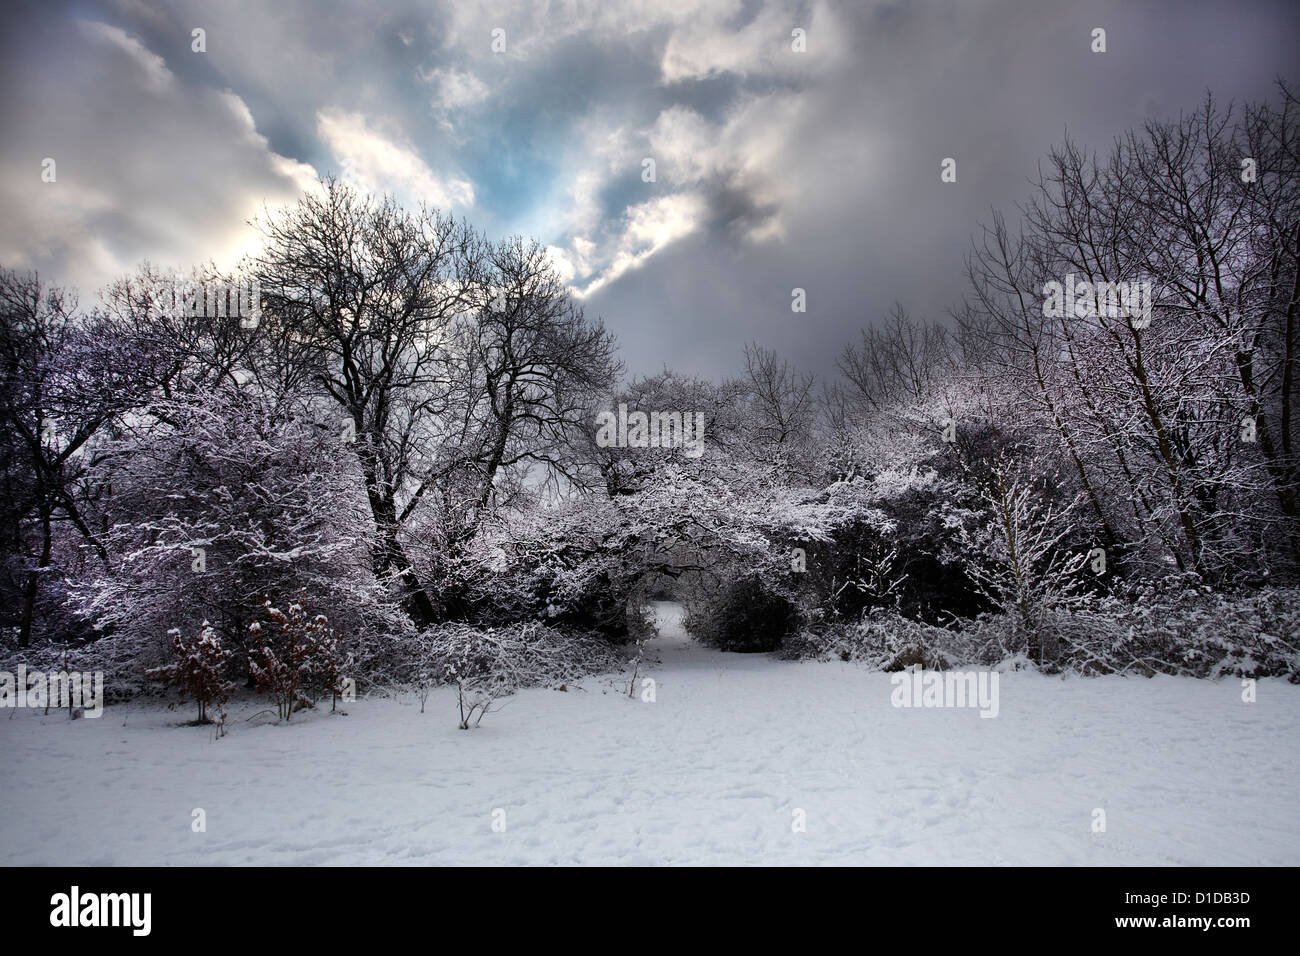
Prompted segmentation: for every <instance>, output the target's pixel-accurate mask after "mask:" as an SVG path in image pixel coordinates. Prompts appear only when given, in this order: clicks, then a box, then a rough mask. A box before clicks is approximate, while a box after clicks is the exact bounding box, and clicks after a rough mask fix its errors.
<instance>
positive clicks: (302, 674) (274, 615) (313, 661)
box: [248, 601, 343, 721]
mask: <svg viewBox="0 0 1300 956" xmlns="http://www.w3.org/2000/svg"><path fill="white" fill-rule="evenodd" d="M264 606H265V608H266V616H267V618H268V619H269V620H268V622H267V625H266V626H263V624H262V622H261V621H254V622H253V623H252V624H250V625H249V626H248V630H249V633H250V634H251V635H252V642H251V643H252V647H251V649H250V650H249V653H248V671H249V675H250V676H251V677H252V678H253V680H254V681H255V682H256V684H257V689H258V691H259V692H266V693H270V694H271V695H272V696H273V697H274V698H275V704H276V711H277V713H278V714H279V716H280V718H281V719H282V720H286V721H287V720H290V719H291V718H292V716H293V712H294V710H295V709H302V708H303V707H311V706H314V704H315V701H313V700H312V699H311V698H312V696H313V695H315V694H321V693H329V694H338V693H340V692H341V690H342V682H343V666H342V665H343V661H342V659H341V657H340V653H339V644H338V638H337V637H336V636H335V634H334V631H333V630H332V629H331V628H330V626H329V619H328V618H326V617H325V615H324V614H317V615H315V616H314V617H309V616H308V614H307V612H306V611H305V610H304V609H303V606H302V605H301V604H299V603H297V602H295V603H293V604H291V605H289V611H288V613H285V612H284V611H281V610H280V609H279V608H276V607H272V606H271V602H270V601H267V602H266V603H265V605H264ZM268 632H271V633H268Z"/></svg>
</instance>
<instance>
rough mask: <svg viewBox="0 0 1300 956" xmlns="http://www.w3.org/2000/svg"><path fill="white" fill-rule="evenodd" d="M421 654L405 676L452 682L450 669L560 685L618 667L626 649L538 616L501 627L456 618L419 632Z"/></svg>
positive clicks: (524, 683)
mask: <svg viewBox="0 0 1300 956" xmlns="http://www.w3.org/2000/svg"><path fill="white" fill-rule="evenodd" d="M420 643H421V645H422V649H421V652H420V657H419V659H416V660H413V661H412V662H411V665H410V667H409V668H408V670H407V673H406V674H404V675H403V678H404V680H403V682H407V683H409V682H416V681H418V677H419V674H420V672H421V671H422V670H423V671H424V672H425V673H437V674H439V676H440V677H441V679H442V680H443V681H445V682H448V683H450V682H453V680H454V679H453V678H452V676H451V674H450V672H449V670H448V668H450V667H452V666H456V667H457V668H458V670H457V673H458V674H459V675H460V676H461V677H462V678H466V677H469V678H473V679H474V680H482V681H487V680H491V681H492V682H494V683H499V684H502V685H504V686H507V687H510V688H516V687H557V686H559V685H560V684H564V683H567V682H571V681H574V680H577V679H579V678H581V677H584V676H586V675H589V674H600V673H608V672H610V671H617V670H619V669H621V668H622V666H623V664H624V659H625V655H624V654H623V652H622V651H621V650H620V649H619V648H617V647H614V646H612V645H611V644H610V643H609V642H608V641H607V640H605V639H604V638H603V637H601V636H600V635H598V634H592V633H584V632H567V631H563V630H560V629H558V628H553V627H548V626H546V625H545V624H541V623H539V622H529V623H526V624H511V625H506V626H503V627H475V626H474V625H471V624H465V623H461V622H452V623H447V624H442V625H439V626H437V627H435V628H432V629H430V630H428V631H426V632H424V634H422V635H421V640H420Z"/></svg>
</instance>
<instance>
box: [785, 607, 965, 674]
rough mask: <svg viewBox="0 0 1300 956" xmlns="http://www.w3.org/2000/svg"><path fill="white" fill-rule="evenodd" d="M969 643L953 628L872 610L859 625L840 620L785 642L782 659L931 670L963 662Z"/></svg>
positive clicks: (877, 609)
mask: <svg viewBox="0 0 1300 956" xmlns="http://www.w3.org/2000/svg"><path fill="white" fill-rule="evenodd" d="M970 655H971V648H970V647H969V642H967V641H965V640H964V639H963V635H962V634H961V633H960V632H958V631H956V630H951V629H949V628H944V627H940V626H938V625H935V624H926V623H924V622H922V621H915V620H913V619H911V618H908V617H904V616H903V615H901V614H899V613H898V612H897V611H893V610H889V609H885V608H874V609H872V610H871V611H869V612H867V613H866V614H864V615H863V616H862V618H861V619H860V620H858V621H855V622H846V621H836V622H831V623H829V624H826V625H824V626H822V627H819V628H816V629H814V630H809V631H806V632H804V633H802V634H799V635H797V636H794V637H791V638H789V639H787V640H786V642H785V645H784V646H783V647H782V649H781V656H782V657H785V658H788V659H792V660H842V661H858V662H861V663H864V664H867V665H868V666H870V667H871V668H873V669H877V670H885V671H896V670H902V669H904V668H906V667H911V666H912V665H914V664H919V665H921V666H922V667H924V668H926V669H928V670H933V669H942V668H946V667H952V666H955V665H957V664H960V663H964V662H965V660H964V659H965V658H966V657H968V656H970Z"/></svg>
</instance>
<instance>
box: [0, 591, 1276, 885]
mask: <svg viewBox="0 0 1300 956" xmlns="http://www.w3.org/2000/svg"><path fill="white" fill-rule="evenodd" d="M656 610H657V613H658V616H659V620H660V637H659V639H658V640H656V641H654V642H651V643H650V644H649V645H648V655H647V657H648V664H646V665H643V666H642V671H641V676H642V677H650V678H653V680H654V681H655V688H654V690H655V701H654V702H653V703H647V702H643V701H642V700H641V699H640V696H639V693H640V688H639V687H638V697H637V698H629V697H628V696H627V680H628V675H622V676H619V675H609V676H607V677H598V678H589V679H587V680H585V681H583V682H582V683H581V687H576V686H570V687H569V688H568V691H567V692H563V693H561V692H558V691H556V690H543V689H536V690H526V691H522V692H520V693H518V694H516V695H515V696H514V697H512V698H510V699H508V700H507V701H505V703H504V707H503V709H502V710H501V711H500V712H499V713H495V712H494V713H490V714H489V715H488V716H487V717H486V718H484V720H483V723H482V726H480V727H479V728H478V729H476V730H471V731H461V730H457V729H456V716H455V715H456V703H455V691H454V689H450V688H439V689H437V690H435V691H434V692H433V693H432V694H431V695H430V696H429V699H428V702H427V705H426V712H425V713H423V714H421V713H420V708H419V701H418V699H417V698H416V697H415V696H414V695H408V696H406V697H403V698H400V699H393V698H377V699H363V700H360V701H357V702H355V703H352V704H349V705H347V710H348V716H341V715H337V714H335V715H331V714H330V713H329V705H328V702H327V703H326V704H325V706H324V707H321V708H318V709H317V711H316V712H307V713H299V714H295V715H294V718H293V721H292V722H291V723H290V724H288V725H285V724H274V723H268V722H266V721H265V718H263V719H262V720H261V721H256V720H255V721H251V722H250V721H247V720H246V719H245V718H247V717H249V716H250V715H253V714H255V713H257V712H258V711H261V710H264V709H265V702H263V701H260V700H251V699H250V700H247V701H242V702H240V703H239V705H238V707H235V708H232V711H231V724H232V725H233V726H232V729H231V731H230V733H229V734H228V735H227V736H226V737H225V738H223V739H221V740H220V741H215V742H214V741H213V735H212V732H211V731H210V730H208V729H204V728H195V727H185V726H180V724H181V722H182V721H183V720H187V719H189V718H190V717H191V716H192V715H191V714H190V712H189V711H188V710H187V709H178V710H176V711H168V710H166V709H165V708H162V707H159V706H156V705H144V704H131V705H124V706H119V707H110V708H107V709H106V710H105V712H104V716H103V717H102V718H100V719H98V720H77V721H71V722H69V721H68V720H67V718H66V716H65V715H63V714H56V713H51V715H50V716H48V717H45V716H42V714H41V712H40V711H27V710H16V711H11V712H10V713H11V714H12V717H5V718H0V753H2V754H3V761H4V767H5V771H6V773H5V777H6V781H5V787H4V789H3V797H2V798H0V800H2V801H3V802H2V803H0V839H2V840H3V845H4V846H5V848H6V853H5V858H4V862H5V863H7V864H24V865H27V864H63V865H69V864H92V865H127V864H144V865H166V864H338V865H365V864H579V863H582V864H759V863H762V864H980V863H993V864H1049V865H1051V864H1092V865H1128V864H1157V865H1159V864H1180V865H1193V864H1197V865H1243V864H1244V865H1252V864H1269V865H1296V864H1300V809H1298V808H1300V802H1298V801H1297V799H1296V797H1297V782H1298V781H1300V768H1298V767H1297V748H1296V746H1295V741H1296V740H1297V738H1298V736H1300V688H1296V687H1294V686H1291V685H1289V684H1287V683H1285V682H1283V681H1279V680H1264V681H1260V682H1259V683H1258V685H1257V694H1258V699H1257V701H1256V702H1255V703H1244V702H1243V701H1242V699H1241V687H1240V682H1239V681H1232V680H1225V681H1221V682H1210V681H1197V680H1192V679H1182V678H1167V677H1166V678H1156V679H1153V680H1144V679H1124V678H1093V679H1084V678H1071V679H1064V680H1063V679H1060V678H1049V677H1044V676H1042V675H1037V674H1028V673H1011V674H1003V675H1002V678H1001V683H1000V692H1001V693H1000V698H1001V699H1000V712H999V715H998V717H997V718H996V719H992V720H988V719H981V718H980V716H979V713H978V711H977V710H975V709H950V710H942V709H902V708H897V709H896V708H894V707H892V706H891V704H890V692H891V685H890V675H888V674H880V673H872V672H869V671H866V670H863V669H862V668H861V667H860V666H858V665H852V664H841V663H794V662H785V661H778V660H774V659H773V658H771V657H768V656H765V655H738V654H720V653H717V652H715V651H711V650H708V649H706V648H702V647H699V646H697V645H695V644H693V643H691V642H690V641H689V640H687V639H686V638H685V636H684V635H683V633H682V631H681V627H680V609H679V608H677V607H676V606H675V605H668V604H661V605H659V606H657V609H656ZM195 808H202V809H203V810H204V812H205V814H206V826H207V829H206V832H200V833H196V832H193V831H192V829H191V819H192V811H193V810H194V809H195ZM498 808H499V809H502V810H504V811H505V814H504V821H505V829H504V832H496V831H494V829H493V822H494V819H495V820H498V821H499V820H500V819H501V815H500V814H497V815H496V816H495V817H494V814H493V811H494V810H496V809H498ZM1094 808H1101V809H1104V810H1105V814H1106V832H1105V833H1094V832H1092V824H1093V810H1094ZM796 809H800V810H802V811H804V814H805V816H806V821H807V828H806V832H793V829H792V821H793V820H794V819H795V814H794V811H795V810H796ZM498 829H499V826H498Z"/></svg>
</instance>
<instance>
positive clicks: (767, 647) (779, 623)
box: [686, 575, 800, 654]
mask: <svg viewBox="0 0 1300 956" xmlns="http://www.w3.org/2000/svg"><path fill="white" fill-rule="evenodd" d="M799 623H800V617H799V612H798V610H797V609H796V607H795V605H794V604H793V603H792V602H791V601H790V599H789V598H787V597H786V596H785V595H783V594H780V593H778V592H776V591H774V590H772V589H770V588H768V587H766V586H765V585H764V583H763V581H762V580H761V579H760V578H759V577H758V576H756V575H750V576H746V577H742V578H739V579H737V580H736V581H734V582H732V583H731V584H730V585H729V586H728V587H727V589H726V590H725V591H724V592H723V596H722V598H721V600H720V601H718V602H717V603H700V602H693V606H691V607H690V608H688V610H687V616H686V629H687V630H688V631H689V632H690V633H691V634H692V635H694V636H695V638H696V639H697V640H700V641H702V642H703V643H705V644H708V645H710V646H712V647H716V648H718V649H719V650H722V651H735V652H738V653H746V654H750V653H761V652H765V651H775V650H777V649H778V648H780V646H781V643H782V641H784V640H785V638H786V636H787V635H789V634H791V633H793V632H794V631H795V630H796V629H797V628H798V626H799Z"/></svg>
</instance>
